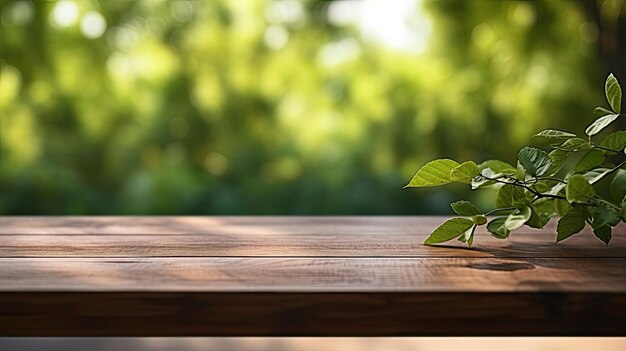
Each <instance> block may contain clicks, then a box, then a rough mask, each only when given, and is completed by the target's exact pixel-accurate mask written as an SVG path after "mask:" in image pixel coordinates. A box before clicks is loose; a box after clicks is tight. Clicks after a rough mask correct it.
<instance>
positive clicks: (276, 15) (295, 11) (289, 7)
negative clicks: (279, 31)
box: [265, 0, 306, 28]
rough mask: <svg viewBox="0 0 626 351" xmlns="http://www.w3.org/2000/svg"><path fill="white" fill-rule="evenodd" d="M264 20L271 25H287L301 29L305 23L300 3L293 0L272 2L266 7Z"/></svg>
mask: <svg viewBox="0 0 626 351" xmlns="http://www.w3.org/2000/svg"><path fill="white" fill-rule="evenodd" d="M265 18H266V19H267V21H268V22H269V23H271V24H289V25H290V26H292V27H295V28H301V27H302V26H303V25H304V24H305V23H306V15H305V13H304V9H303V7H302V3H301V2H299V1H295V0H283V1H272V2H270V3H269V4H268V5H267V8H266V10H265Z"/></svg>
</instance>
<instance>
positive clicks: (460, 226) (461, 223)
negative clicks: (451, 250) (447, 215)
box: [424, 218, 474, 245]
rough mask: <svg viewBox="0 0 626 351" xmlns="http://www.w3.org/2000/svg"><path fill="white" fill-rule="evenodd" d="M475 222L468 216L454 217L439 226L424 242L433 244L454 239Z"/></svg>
mask: <svg viewBox="0 0 626 351" xmlns="http://www.w3.org/2000/svg"><path fill="white" fill-rule="evenodd" d="M473 225H474V222H472V221H471V220H469V219H467V218H452V219H449V220H447V221H446V222H444V223H443V224H442V225H440V226H439V227H437V229H435V230H434V231H433V232H432V234H430V236H429V237H428V238H427V239H426V241H424V244H426V245H431V244H437V243H442V242H444V241H448V240H452V239H454V238H456V237H458V236H460V235H461V234H463V233H464V232H465V231H467V230H468V229H470V228H471V227H472V226H473Z"/></svg>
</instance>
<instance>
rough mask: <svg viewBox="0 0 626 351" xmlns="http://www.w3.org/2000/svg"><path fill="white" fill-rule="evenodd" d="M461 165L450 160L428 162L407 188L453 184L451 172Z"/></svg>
mask: <svg viewBox="0 0 626 351" xmlns="http://www.w3.org/2000/svg"><path fill="white" fill-rule="evenodd" d="M457 166H459V163H458V162H456V161H453V160H449V159H439V160H434V161H430V162H428V163H427V164H426V165H424V166H423V167H422V168H420V170H419V171H417V173H416V174H415V176H413V179H411V181H410V182H409V184H407V185H406V186H405V188H420V187H428V186H437V185H443V184H448V183H451V182H452V180H451V179H450V172H451V171H452V169H453V168H455V167H457Z"/></svg>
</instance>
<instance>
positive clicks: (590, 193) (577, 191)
mask: <svg viewBox="0 0 626 351" xmlns="http://www.w3.org/2000/svg"><path fill="white" fill-rule="evenodd" d="M595 195H596V192H595V191H594V190H593V188H592V187H591V185H590V184H589V182H588V181H587V179H585V177H584V176H582V175H580V174H574V175H572V176H571V177H569V178H568V180H567V185H566V186H565V197H566V198H567V201H569V202H582V203H587V202H589V200H590V199H592V198H593V197H594V196H595Z"/></svg>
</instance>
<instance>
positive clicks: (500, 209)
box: [485, 207, 515, 216]
mask: <svg viewBox="0 0 626 351" xmlns="http://www.w3.org/2000/svg"><path fill="white" fill-rule="evenodd" d="M514 209H515V207H505V208H496V209H495V210H491V211H489V212H487V213H485V216H489V215H492V214H494V213H496V212H501V211H513V210H514Z"/></svg>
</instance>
